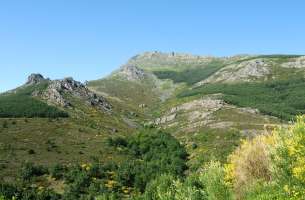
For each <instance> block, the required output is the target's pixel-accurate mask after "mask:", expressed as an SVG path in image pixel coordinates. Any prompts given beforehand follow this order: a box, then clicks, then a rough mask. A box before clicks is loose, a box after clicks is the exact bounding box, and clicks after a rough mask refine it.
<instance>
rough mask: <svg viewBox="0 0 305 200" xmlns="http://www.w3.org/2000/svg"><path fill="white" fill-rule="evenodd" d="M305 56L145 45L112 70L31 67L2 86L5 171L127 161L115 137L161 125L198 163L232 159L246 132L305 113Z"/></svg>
mask: <svg viewBox="0 0 305 200" xmlns="http://www.w3.org/2000/svg"><path fill="white" fill-rule="evenodd" d="M304 87H305V56H301V55H236V56H231V57H213V56H197V55H191V54H182V53H176V52H171V53H163V52H157V51H155V52H145V53H142V54H139V55H136V56H134V57H132V58H130V59H129V60H128V61H127V62H126V64H124V65H123V66H121V67H120V68H119V69H117V70H116V71H114V72H113V73H112V74H111V75H109V76H107V77H105V78H101V79H99V80H92V81H88V82H86V83H81V82H78V81H76V80H74V79H73V78H70V77H68V78H63V79H60V80H50V79H48V78H45V77H44V76H43V75H41V74H31V75H30V76H29V77H28V79H27V81H26V82H25V84H24V85H22V86H20V87H18V88H16V89H14V90H10V91H7V92H5V93H2V94H1V95H0V124H2V125H1V127H0V150H1V151H0V169H1V170H0V177H1V178H0V180H1V179H2V180H4V181H13V180H15V178H16V177H17V171H18V170H19V169H20V168H21V166H22V164H23V163H24V162H33V163H36V164H40V165H47V166H48V165H52V164H54V163H62V164H70V163H86V162H90V160H92V159H94V158H96V157H98V158H99V159H100V160H101V162H103V161H104V162H108V161H112V162H121V161H122V160H124V159H126V158H125V155H124V154H122V153H121V152H120V151H118V150H117V149H114V148H111V147H109V146H108V145H107V144H106V143H107V141H108V140H109V138H114V137H123V138H124V137H129V136H130V135H133V134H134V133H136V132H138V131H141V130H145V129H154V130H161V131H164V132H167V133H169V134H170V135H172V136H173V137H174V138H176V139H177V140H178V141H179V143H180V144H182V145H184V146H185V148H186V151H187V153H188V160H187V166H188V171H190V172H191V171H196V170H197V169H198V168H200V166H202V165H203V163H205V162H208V161H210V160H213V159H217V160H219V161H221V162H225V161H226V159H227V156H228V155H229V154H230V153H231V152H232V151H233V150H234V149H235V148H236V147H237V146H238V145H239V144H240V140H241V139H244V138H252V137H254V136H256V135H260V134H264V133H266V132H270V131H271V130H273V129H274V128H275V127H278V126H287V125H289V124H290V123H291V122H292V121H294V120H295V118H294V117H295V116H296V115H301V114H304V113H305V101H304V99H305V93H304Z"/></svg>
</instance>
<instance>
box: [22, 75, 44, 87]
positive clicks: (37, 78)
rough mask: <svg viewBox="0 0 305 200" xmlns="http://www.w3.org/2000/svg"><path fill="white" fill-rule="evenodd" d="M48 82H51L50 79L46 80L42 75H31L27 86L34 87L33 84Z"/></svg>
mask: <svg viewBox="0 0 305 200" xmlns="http://www.w3.org/2000/svg"><path fill="white" fill-rule="evenodd" d="M47 80H49V79H45V78H44V77H43V76H42V75H41V74H31V75H30V76H29V77H28V80H27V82H26V83H25V84H26V85H33V84H38V83H41V82H42V81H47Z"/></svg>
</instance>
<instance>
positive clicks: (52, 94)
mask: <svg viewBox="0 0 305 200" xmlns="http://www.w3.org/2000/svg"><path fill="white" fill-rule="evenodd" d="M65 94H70V95H73V96H76V97H78V98H81V99H83V100H85V102H87V103H88V104H89V105H91V106H97V107H99V108H100V109H102V110H106V111H110V110H111V105H110V104H109V103H108V102H107V100H106V99H105V98H103V97H101V96H98V95H97V94H95V93H94V92H92V91H90V90H89V89H88V88H87V87H86V86H85V85H84V84H82V83H81V82H78V81H75V80H73V78H65V79H62V80H54V81H51V82H50V84H49V86H48V88H47V89H46V90H45V91H44V92H43V94H42V97H43V98H44V99H46V100H47V101H48V102H49V103H53V104H57V105H60V106H63V107H69V106H71V103H70V102H69V101H68V100H67V99H66V98H65V97H64V95H65Z"/></svg>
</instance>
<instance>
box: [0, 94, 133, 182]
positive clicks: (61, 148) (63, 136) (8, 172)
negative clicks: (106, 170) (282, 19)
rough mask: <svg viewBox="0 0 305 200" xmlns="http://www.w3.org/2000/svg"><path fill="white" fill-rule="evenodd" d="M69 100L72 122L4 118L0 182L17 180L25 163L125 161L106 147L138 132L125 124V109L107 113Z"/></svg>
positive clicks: (0, 128) (0, 135)
mask: <svg viewBox="0 0 305 200" xmlns="http://www.w3.org/2000/svg"><path fill="white" fill-rule="evenodd" d="M66 98H68V99H69V101H70V102H72V104H73V105H74V106H73V109H65V112H67V113H69V116H70V117H69V118H57V119H47V118H0V168H1V170H0V178H1V177H6V178H9V179H12V178H14V177H15V176H16V175H17V171H18V170H19V168H20V166H21V164H22V163H23V162H25V161H32V162H34V163H39V164H44V165H47V166H52V165H54V164H56V163H66V164H67V163H83V162H88V161H89V160H92V158H93V157H98V158H99V159H100V160H107V161H109V160H114V161H119V160H121V159H123V156H120V155H119V154H117V152H115V151H114V150H113V149H109V148H108V147H107V145H105V141H106V139H107V138H109V137H112V136H113V135H129V134H130V133H132V132H133V130H134V129H133V128H131V127H129V126H128V125H127V124H126V123H125V122H124V121H123V120H122V116H123V115H124V114H125V113H124V112H122V111H121V110H122V108H120V107H117V106H116V107H115V108H114V110H113V112H112V113H105V112H101V111H100V110H97V109H96V108H94V107H91V106H88V105H87V104H85V103H84V102H82V101H81V100H79V99H77V98H73V97H71V96H67V97H66ZM32 150H33V151H32Z"/></svg>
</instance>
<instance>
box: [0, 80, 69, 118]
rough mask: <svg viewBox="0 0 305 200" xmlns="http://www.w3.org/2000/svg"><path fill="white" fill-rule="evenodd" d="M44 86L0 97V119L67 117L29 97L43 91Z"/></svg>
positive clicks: (64, 113) (44, 84)
mask: <svg viewBox="0 0 305 200" xmlns="http://www.w3.org/2000/svg"><path fill="white" fill-rule="evenodd" d="M46 86H47V84H46V83H42V84H39V85H33V86H27V87H24V88H20V89H17V90H16V92H13V93H6V94H2V95H0V117H48V118H56V117H68V114H67V113H66V112H64V111H61V110H59V109H58V108H56V107H53V106H49V105H48V104H46V103H45V102H42V101H40V100H38V99H35V98H33V97H32V96H31V94H32V92H33V91H39V90H43V89H44V88H45V87H46Z"/></svg>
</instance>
